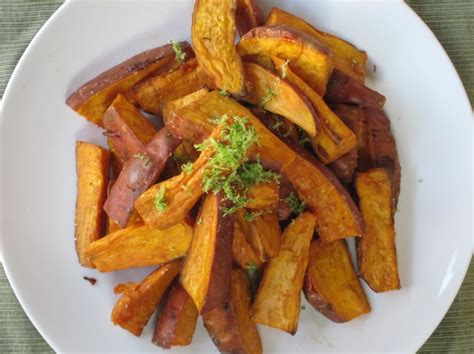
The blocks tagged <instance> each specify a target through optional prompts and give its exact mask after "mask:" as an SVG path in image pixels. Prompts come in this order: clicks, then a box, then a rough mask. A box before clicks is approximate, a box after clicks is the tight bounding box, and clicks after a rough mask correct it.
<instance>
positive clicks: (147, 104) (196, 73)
mask: <svg viewBox="0 0 474 354" xmlns="http://www.w3.org/2000/svg"><path fill="white" fill-rule="evenodd" d="M207 81H209V79H208V78H207V76H206V75H205V74H204V72H203V71H202V69H201V67H199V66H198V63H197V60H196V58H193V59H190V60H188V61H187V62H185V63H184V64H183V65H181V66H180V67H179V68H178V69H177V70H175V71H172V72H169V73H164V74H162V75H158V76H155V77H152V78H150V79H148V80H146V81H144V82H142V83H140V84H139V85H137V86H135V88H134V92H135V97H136V99H137V101H138V104H139V105H140V107H141V108H142V109H144V110H145V111H147V112H150V113H154V114H156V115H159V116H161V115H162V113H163V106H164V104H165V103H167V102H171V101H174V100H177V99H178V98H181V97H183V96H186V95H189V94H191V93H193V92H194V91H197V90H199V89H201V88H203V87H204V86H206V83H207Z"/></svg>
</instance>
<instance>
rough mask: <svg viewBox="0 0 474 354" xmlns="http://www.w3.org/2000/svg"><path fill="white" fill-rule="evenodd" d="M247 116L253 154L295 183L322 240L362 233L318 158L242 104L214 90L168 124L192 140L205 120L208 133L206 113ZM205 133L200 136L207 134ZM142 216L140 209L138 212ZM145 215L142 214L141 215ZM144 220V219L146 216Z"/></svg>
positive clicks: (356, 214) (357, 216) (343, 192)
mask: <svg viewBox="0 0 474 354" xmlns="http://www.w3.org/2000/svg"><path fill="white" fill-rule="evenodd" d="M223 114H228V115H230V116H243V117H248V118H249V121H250V123H251V124H252V125H253V127H254V128H255V130H256V132H257V135H258V137H259V144H258V146H257V147H256V148H255V150H254V151H253V155H255V156H259V157H260V159H261V161H262V163H264V164H269V165H271V164H272V165H274V166H277V168H278V169H280V171H281V172H282V173H283V174H285V175H286V176H287V177H288V179H289V180H290V182H291V183H292V184H293V186H294V187H295V189H296V191H297V192H298V194H299V196H300V198H301V199H303V201H304V202H305V203H306V205H307V206H308V208H309V210H310V211H312V212H313V213H314V214H315V215H316V216H317V217H318V218H317V231H318V234H319V235H320V237H321V238H322V239H323V240H325V241H331V240H335V239H339V238H345V237H352V236H358V235H361V234H362V218H361V216H360V213H359V211H358V210H357V208H356V206H355V205H354V202H353V201H352V199H351V197H350V195H349V194H348V193H347V191H346V190H345V189H344V187H343V186H342V185H341V184H340V183H339V181H338V180H337V179H336V178H335V177H334V175H333V174H332V173H331V172H330V171H329V170H328V169H327V168H325V167H324V166H323V165H322V164H321V163H320V162H318V161H316V160H315V159H314V158H311V156H305V157H302V156H300V155H299V153H297V152H295V151H294V150H293V149H292V148H290V147H289V146H287V145H286V144H284V143H283V142H282V141H281V140H280V139H278V138H277V137H276V136H275V135H273V134H272V133H271V132H270V131H268V130H267V129H266V128H265V126H264V125H263V123H262V122H260V120H259V119H258V118H256V117H255V116H254V115H253V114H252V113H251V112H249V111H248V110H247V109H246V108H245V107H243V106H241V105H239V104H238V103H237V102H235V101H234V100H232V99H230V98H228V97H223V96H221V95H219V93H218V92H216V91H213V92H210V93H207V94H205V95H203V96H201V97H200V98H199V99H197V100H194V101H193V102H192V103H191V104H189V105H187V106H184V107H181V108H179V109H178V110H177V112H176V116H180V117H181V118H182V119H179V121H178V120H177V121H174V120H171V121H169V122H168V123H169V125H167V126H168V127H169V129H170V131H172V133H173V134H177V135H178V136H180V137H182V138H183V139H184V140H187V141H189V142H193V139H195V137H196V134H195V133H194V132H193V130H194V129H195V127H196V126H198V127H199V128H198V130H200V129H201V127H202V126H203V123H202V122H207V124H209V125H210V126H209V127H208V128H206V129H205V130H202V131H201V132H204V133H205V134H207V136H208V135H209V134H210V132H211V129H212V124H211V122H209V120H208V117H220V116H222V115H223ZM207 136H206V135H204V136H203V138H206V137H207ZM140 214H141V216H142V217H143V215H142V213H140ZM144 219H145V218H144ZM145 221H146V219H145Z"/></svg>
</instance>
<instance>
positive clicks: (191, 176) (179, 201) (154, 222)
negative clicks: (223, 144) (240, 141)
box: [135, 128, 219, 229]
mask: <svg viewBox="0 0 474 354" xmlns="http://www.w3.org/2000/svg"><path fill="white" fill-rule="evenodd" d="M218 135H219V130H218V128H216V129H215V133H214V135H213V136H214V137H217V136H218ZM213 155H214V150H212V149H206V150H204V151H203V152H202V153H201V155H199V158H198V159H197V160H196V161H195V162H194V163H193V165H192V169H191V171H189V172H184V171H183V172H182V173H181V174H179V175H178V176H176V177H173V178H172V179H169V180H166V181H163V182H161V183H158V184H156V185H154V186H153V187H151V188H150V189H148V190H147V191H146V192H145V193H143V194H142V195H141V196H140V198H138V200H137V201H136V202H135V208H136V209H137V211H138V213H139V214H140V216H141V217H142V218H143V220H144V221H145V223H146V224H147V225H151V226H153V227H157V228H159V229H166V228H168V227H171V226H173V225H176V224H177V223H179V222H181V221H182V220H184V218H185V217H186V215H188V213H189V211H190V210H191V209H192V208H193V207H194V205H195V204H196V203H197V202H198V200H199V198H200V197H201V195H202V194H203V193H204V191H203V189H202V181H203V178H204V173H205V170H206V168H207V166H208V160H209V159H210V158H211V157H212V156H213ZM161 193H162V194H163V195H162V200H163V203H164V204H165V207H157V204H156V200H157V198H158V196H160V194H161Z"/></svg>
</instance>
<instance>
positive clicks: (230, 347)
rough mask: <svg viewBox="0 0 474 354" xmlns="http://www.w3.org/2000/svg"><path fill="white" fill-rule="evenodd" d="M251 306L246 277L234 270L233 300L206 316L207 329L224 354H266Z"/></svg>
mask: <svg viewBox="0 0 474 354" xmlns="http://www.w3.org/2000/svg"><path fill="white" fill-rule="evenodd" d="M250 305H251V299H250V292H249V285H248V282H247V279H246V276H245V274H244V273H243V272H242V271H241V270H232V273H231V281H230V294H229V297H228V298H227V299H226V301H225V302H224V303H222V304H220V305H219V306H218V307H216V308H215V309H213V310H212V311H209V312H207V313H205V314H204V315H203V323H204V327H205V328H206V330H207V332H208V333H209V337H211V340H212V341H213V342H214V344H215V345H216V347H217V349H218V350H219V351H220V352H221V353H241V354H259V353H262V343H261V341H260V336H259V334H258V330H257V326H256V325H255V322H254V321H253V320H252V317H251V315H250Z"/></svg>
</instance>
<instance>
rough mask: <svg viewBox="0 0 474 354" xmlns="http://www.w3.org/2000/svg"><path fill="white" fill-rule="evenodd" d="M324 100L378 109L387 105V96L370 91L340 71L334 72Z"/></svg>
mask: <svg viewBox="0 0 474 354" xmlns="http://www.w3.org/2000/svg"><path fill="white" fill-rule="evenodd" d="M324 100H325V101H327V102H333V103H352V104H357V105H361V106H367V107H377V108H382V107H383V106H384V104H385V96H383V95H381V94H380V93H378V92H376V91H374V90H371V89H369V88H368V87H367V86H365V85H364V84H363V83H362V82H360V81H358V80H356V79H353V78H351V77H349V76H347V75H346V74H344V73H342V72H341V71H339V70H333V72H332V75H331V77H330V79H329V82H328V85H327V88H326V94H325V95H324Z"/></svg>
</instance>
